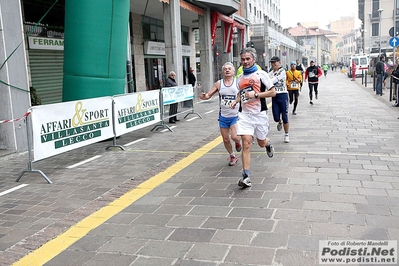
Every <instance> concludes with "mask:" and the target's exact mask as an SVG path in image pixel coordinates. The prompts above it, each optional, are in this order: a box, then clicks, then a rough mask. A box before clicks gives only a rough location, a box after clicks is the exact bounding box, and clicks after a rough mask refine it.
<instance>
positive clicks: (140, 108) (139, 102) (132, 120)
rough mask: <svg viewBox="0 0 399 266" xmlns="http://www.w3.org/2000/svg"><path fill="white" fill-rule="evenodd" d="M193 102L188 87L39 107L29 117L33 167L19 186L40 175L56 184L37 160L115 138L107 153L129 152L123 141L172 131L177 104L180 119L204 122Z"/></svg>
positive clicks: (29, 143)
mask: <svg viewBox="0 0 399 266" xmlns="http://www.w3.org/2000/svg"><path fill="white" fill-rule="evenodd" d="M193 99H194V94H193V88H192V86H191V85H184V86H177V87H170V88H162V89H161V90H153V91H144V92H137V93H129V94H123V95H115V96H112V97H99V98H92V99H86V100H79V101H70V102H63V103H57V104H48V105H41V106H33V107H31V108H29V110H28V112H27V114H29V115H26V116H25V117H24V118H25V119H26V128H27V136H28V139H27V143H28V157H29V158H28V160H29V162H28V168H27V169H25V170H23V171H22V172H21V173H20V174H19V176H18V178H17V179H16V182H18V181H19V180H20V179H21V178H22V176H23V175H24V174H25V173H27V172H36V173H39V174H40V175H41V176H42V177H43V178H44V179H45V180H46V181H47V182H48V183H49V184H51V183H52V182H51V180H50V179H49V178H48V177H47V176H46V175H45V174H44V173H43V172H42V171H40V170H38V169H34V168H33V162H36V161H39V160H43V159H45V158H48V157H51V156H54V155H58V154H61V153H64V152H67V151H70V150H73V149H76V148H80V147H83V146H87V145H90V144H93V143H97V142H100V141H103V140H107V139H111V138H112V139H113V143H112V145H109V146H107V147H106V149H108V148H110V147H119V148H120V149H122V150H125V149H124V147H123V146H121V145H118V144H117V143H116V139H117V137H119V136H121V135H123V134H126V133H129V132H132V131H134V130H138V129H141V128H144V127H147V126H151V125H155V124H157V125H155V126H154V128H153V129H152V130H151V131H153V130H154V129H157V130H158V129H159V128H161V127H163V128H167V129H169V131H171V132H172V129H171V128H170V127H169V126H168V125H166V124H165V122H164V119H167V118H169V117H170V116H169V114H168V112H166V110H165V109H166V108H167V107H168V105H170V104H172V103H180V104H181V108H180V111H179V112H178V115H179V114H180V115H181V114H186V116H185V117H184V118H186V117H187V116H188V115H190V114H196V115H198V116H199V117H200V118H202V117H201V115H200V114H198V113H197V112H195V111H194V101H193ZM187 103H188V104H187ZM32 150H33V153H32Z"/></svg>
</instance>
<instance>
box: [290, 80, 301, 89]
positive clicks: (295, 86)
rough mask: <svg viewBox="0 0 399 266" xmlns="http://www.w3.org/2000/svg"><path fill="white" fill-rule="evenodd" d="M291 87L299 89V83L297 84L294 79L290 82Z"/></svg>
mask: <svg viewBox="0 0 399 266" xmlns="http://www.w3.org/2000/svg"><path fill="white" fill-rule="evenodd" d="M291 88H293V89H299V84H298V82H295V81H293V82H291Z"/></svg>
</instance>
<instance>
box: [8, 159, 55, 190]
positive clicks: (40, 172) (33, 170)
mask: <svg viewBox="0 0 399 266" xmlns="http://www.w3.org/2000/svg"><path fill="white" fill-rule="evenodd" d="M32 166H33V163H32V161H29V163H28V169H26V170H23V171H22V173H20V174H19V176H18V178H17V179H16V180H15V182H19V180H20V179H21V177H22V176H23V175H24V174H25V173H28V172H33V173H39V174H41V176H42V177H43V178H44V179H45V180H46V181H47V183H49V184H52V183H53V182H51V180H50V179H49V178H48V177H47V176H46V175H45V174H44V173H43V172H42V171H41V170H37V169H33V167H32Z"/></svg>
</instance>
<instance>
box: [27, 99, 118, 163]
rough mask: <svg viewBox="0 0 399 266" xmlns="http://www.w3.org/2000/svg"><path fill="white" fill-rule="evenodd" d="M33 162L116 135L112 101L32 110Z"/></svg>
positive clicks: (71, 103) (59, 104) (64, 104)
mask: <svg viewBox="0 0 399 266" xmlns="http://www.w3.org/2000/svg"><path fill="white" fill-rule="evenodd" d="M31 117H32V131H33V145H34V161H38V160H41V159H44V158H47V157H50V156H53V155H57V154H60V153H63V152H66V151H69V150H72V149H76V148H79V147H83V146H86V145H89V144H92V143H96V142H99V141H102V140H105V139H109V138H112V137H113V136H114V133H113V128H112V122H113V121H112V119H113V117H112V98H111V97H101V98H93V99H87V100H80V101H71V102H64V103H58V104H48V105H41V106H34V107H32V113H31Z"/></svg>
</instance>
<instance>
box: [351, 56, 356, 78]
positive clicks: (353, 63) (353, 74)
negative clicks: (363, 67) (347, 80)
mask: <svg viewBox="0 0 399 266" xmlns="http://www.w3.org/2000/svg"><path fill="white" fill-rule="evenodd" d="M351 71H352V79H351V80H352V81H356V62H355V60H354V59H352V66H351Z"/></svg>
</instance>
